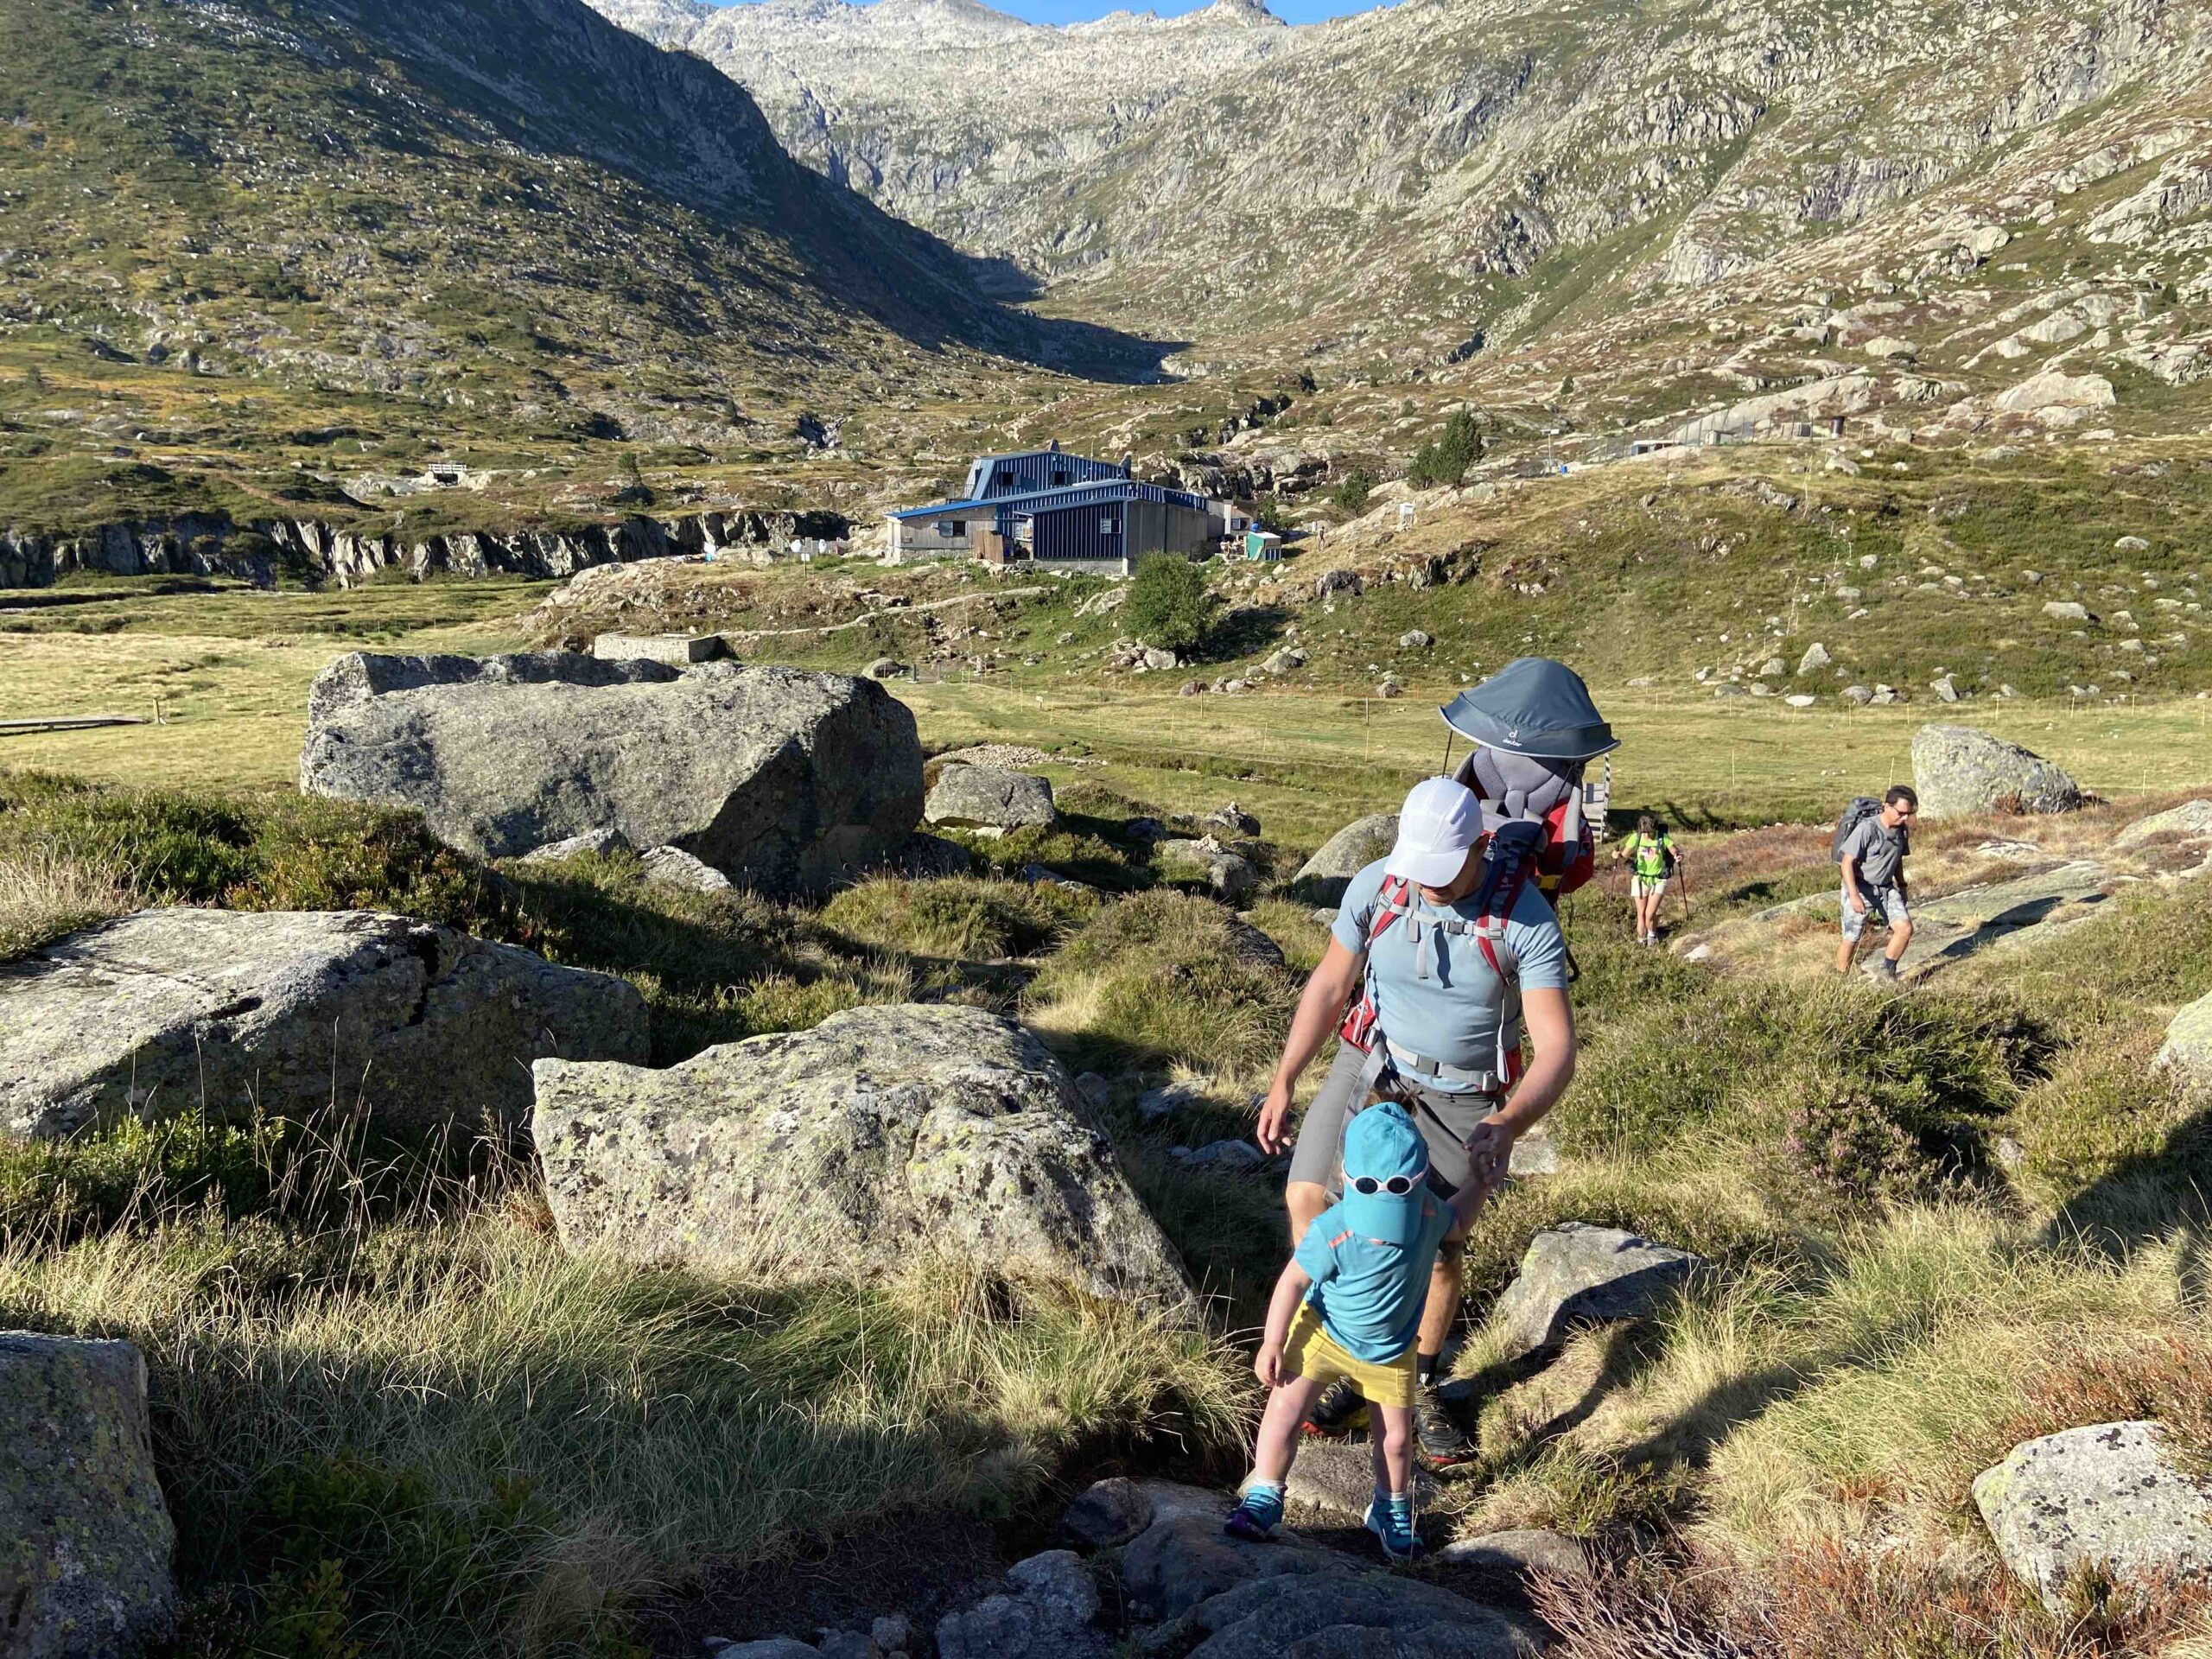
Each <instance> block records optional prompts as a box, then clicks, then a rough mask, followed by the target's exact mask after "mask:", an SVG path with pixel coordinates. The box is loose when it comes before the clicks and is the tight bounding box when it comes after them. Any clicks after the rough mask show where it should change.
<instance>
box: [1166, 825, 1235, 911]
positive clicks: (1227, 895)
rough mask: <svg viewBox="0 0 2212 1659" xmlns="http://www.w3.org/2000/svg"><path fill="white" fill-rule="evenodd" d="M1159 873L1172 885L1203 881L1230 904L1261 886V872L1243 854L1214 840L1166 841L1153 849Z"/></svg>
mask: <svg viewBox="0 0 2212 1659" xmlns="http://www.w3.org/2000/svg"><path fill="white" fill-rule="evenodd" d="M1152 855H1153V858H1154V861H1156V862H1157V863H1158V864H1159V866H1160V874H1161V875H1163V876H1164V877H1166V879H1167V880H1170V881H1203V882H1205V884H1206V886H1207V887H1208V888H1210V889H1211V891H1212V892H1213V893H1215V894H1216V895H1217V897H1219V898H1222V899H1227V900H1229V901H1230V903H1232V904H1233V903H1235V902H1236V900H1237V899H1242V898H1243V897H1244V896H1245V895H1246V894H1247V893H1250V892H1252V891H1253V890H1254V889H1255V888H1256V887H1258V886H1259V885H1260V872H1259V868H1258V867H1257V866H1255V864H1254V863H1253V862H1252V861H1251V860H1250V859H1249V858H1247V857H1245V856H1244V855H1243V854H1242V853H1236V852H1231V851H1230V849H1228V848H1226V847H1224V846H1223V845H1222V844H1221V842H1218V841H1217V840H1216V839H1215V838H1214V837H1213V836H1201V837H1200V838H1199V839H1198V840H1196V841H1163V842H1160V843H1159V844H1158V845H1157V846H1155V847H1154V849H1153V854H1152Z"/></svg>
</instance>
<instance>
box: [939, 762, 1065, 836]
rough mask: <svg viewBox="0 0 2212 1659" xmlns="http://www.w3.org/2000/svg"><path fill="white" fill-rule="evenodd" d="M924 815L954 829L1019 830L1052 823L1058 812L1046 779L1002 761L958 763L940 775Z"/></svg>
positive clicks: (946, 768) (945, 769)
mask: <svg viewBox="0 0 2212 1659" xmlns="http://www.w3.org/2000/svg"><path fill="white" fill-rule="evenodd" d="M922 816H923V817H925V818H927V819H928V820H929V821H930V822H931V823H941V824H944V825H945V826H946V827H947V828H950V829H1023V828H1025V827H1027V826H1028V825H1031V824H1047V823H1052V821H1053V819H1054V818H1055V817H1058V813H1057V812H1056V811H1055V810H1054V809H1053V806H1052V783H1051V781H1050V780H1049V779H1044V778H1039V777H1038V776H1037V775H1036V773H1034V772H1007V771H1004V770H1002V769H1001V768H1000V767H997V766H947V767H945V768H944V771H942V772H939V773H938V779H937V784H936V785H935V787H933V788H932V789H931V791H930V792H929V798H928V800H927V801H926V802H925V804H924V805H923V807H922Z"/></svg>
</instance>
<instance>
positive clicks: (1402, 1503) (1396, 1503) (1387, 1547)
mask: <svg viewBox="0 0 2212 1659" xmlns="http://www.w3.org/2000/svg"><path fill="white" fill-rule="evenodd" d="M1367 1529H1368V1530H1369V1531H1370V1532H1371V1533H1373V1534H1374V1535H1376V1537H1377V1538H1379V1539H1381V1540H1382V1541H1383V1554H1385V1555H1387V1556H1389V1558H1390V1559H1391V1560H1393V1561H1396V1562H1399V1563H1401V1564H1403V1563H1405V1562H1408V1561H1412V1560H1418V1559H1419V1558H1420V1555H1421V1537H1420V1535H1418V1534H1417V1533H1415V1532H1414V1500H1413V1497H1412V1496H1411V1495H1410V1494H1408V1496H1406V1497H1384V1496H1383V1494H1382V1493H1380V1492H1377V1493H1376V1495H1375V1497H1374V1501H1373V1502H1371V1503H1369V1504H1368V1506H1367Z"/></svg>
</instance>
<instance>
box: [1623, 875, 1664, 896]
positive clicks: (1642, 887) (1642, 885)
mask: <svg viewBox="0 0 2212 1659" xmlns="http://www.w3.org/2000/svg"><path fill="white" fill-rule="evenodd" d="M1666 891H1667V878H1666V877H1665V876H1663V875H1631V876H1630V877H1629V879H1628V893H1629V897H1630V898H1631V899H1656V898H1658V897H1659V896H1660V895H1661V894H1662V893H1665V892H1666Z"/></svg>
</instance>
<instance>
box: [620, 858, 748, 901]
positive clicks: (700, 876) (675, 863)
mask: <svg viewBox="0 0 2212 1659" xmlns="http://www.w3.org/2000/svg"><path fill="white" fill-rule="evenodd" d="M638 862H639V864H641V865H643V866H644V867H645V880H647V881H649V882H651V883H652V885H653V886H654V887H668V888H671V889H672V890H673V891H675V892H677V893H728V892H729V891H731V889H732V887H733V885H734V884H733V883H732V882H731V880H730V879H729V877H728V876H726V875H724V874H722V873H721V871H720V870H718V869H716V868H715V867H714V866H713V865H711V864H709V863H708V862H707V861H705V860H703V859H699V858H694V857H693V856H692V855H690V854H689V853H687V852H685V851H684V850H683V849H682V848H681V847H649V848H647V849H645V851H644V852H642V853H640V854H639V855H638Z"/></svg>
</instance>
